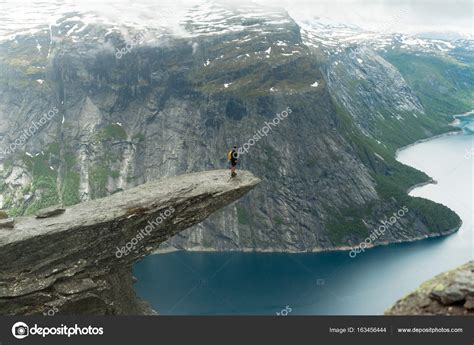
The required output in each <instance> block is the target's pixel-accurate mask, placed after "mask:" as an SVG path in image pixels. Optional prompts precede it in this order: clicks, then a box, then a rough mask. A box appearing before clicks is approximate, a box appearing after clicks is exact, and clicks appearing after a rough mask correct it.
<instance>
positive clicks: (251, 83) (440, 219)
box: [0, 3, 472, 251]
mask: <svg viewBox="0 0 474 345" xmlns="http://www.w3.org/2000/svg"><path fill="white" fill-rule="evenodd" d="M249 6H250V5H249ZM249 6H245V7H241V8H238V9H236V8H231V7H229V6H227V5H222V4H215V3H205V4H203V5H201V6H199V7H197V8H193V9H192V10H191V11H190V12H189V13H187V14H186V15H184V16H183V19H182V21H181V28H182V30H183V32H182V33H181V34H180V35H176V34H175V33H173V32H171V31H167V29H166V28H162V27H154V28H150V30H143V29H142V28H136V27H121V28H117V27H115V26H113V25H107V24H94V23H92V22H88V23H87V24H86V23H84V22H83V21H81V14H79V13H69V14H66V15H64V16H62V17H61V18H60V19H58V21H57V22H56V24H55V25H52V26H50V27H48V28H43V29H41V30H38V31H36V32H35V33H34V34H32V35H28V36H21V35H20V36H15V37H14V38H13V39H10V40H6V41H3V42H0V51H1V56H0V68H1V69H0V118H1V120H2V121H1V124H0V135H1V143H2V145H3V147H5V148H6V151H7V152H5V153H4V154H3V156H2V158H1V173H0V174H1V176H2V177H1V179H0V181H1V185H0V188H1V193H2V198H1V199H0V201H1V204H0V207H1V208H3V209H7V210H8V211H9V213H11V214H14V215H15V214H30V213H32V212H34V211H35V210H37V209H39V208H42V207H45V206H48V205H52V204H56V203H63V204H66V205H71V204H75V203H77V202H80V201H85V200H89V199H95V198H99V197H102V196H105V195H108V194H112V193H114V192H116V191H120V190H122V189H126V188H130V187H132V186H135V185H139V184H142V183H144V182H147V181H151V180H153V179H156V178H158V177H163V176H172V175H177V174H181V173H187V172H193V171H200V170H205V169H211V168H217V167H224V166H225V164H226V160H225V158H226V157H225V155H226V151H227V149H228V148H229V147H230V146H231V145H233V144H237V145H243V144H244V143H246V142H247V141H248V140H249V139H250V138H253V137H254V135H255V133H257V131H259V130H260V129H262V127H263V126H265V124H266V122H269V121H272V120H273V119H274V118H275V117H276V114H279V113H281V112H282V111H288V112H289V113H290V114H289V115H288V116H287V117H286V118H284V119H283V120H281V121H280V123H279V124H278V125H275V126H272V129H271V131H270V132H269V133H268V135H267V136H263V137H261V138H260V139H258V140H256V142H255V144H254V145H252V146H251V147H250V149H249V152H248V153H247V154H245V155H243V156H242V157H241V158H242V159H241V162H242V163H241V164H242V167H243V168H245V169H248V170H250V171H252V172H253V173H254V174H256V175H257V176H259V177H261V178H262V180H263V183H262V184H261V185H260V186H259V187H258V188H257V189H256V190H255V191H254V193H253V195H252V197H246V198H244V199H243V200H242V201H240V202H238V203H236V204H234V205H232V206H230V207H227V208H226V209H224V210H222V211H220V212H218V213H216V214H215V215H213V216H212V217H211V218H210V219H209V220H208V221H206V222H204V223H203V224H201V225H199V226H197V227H194V228H191V229H189V230H187V231H185V232H183V233H181V234H180V235H178V236H177V237H174V238H173V239H171V240H170V241H169V243H168V245H171V246H173V247H177V248H187V249H206V250H284V251H311V250H325V249H332V248H335V247H341V246H352V245H357V244H358V243H359V242H361V241H363V240H364V239H365V238H366V237H368V236H370V233H371V231H372V229H374V228H376V227H377V226H378V225H379V224H380V222H381V221H383V220H386V219H388V218H390V217H391V216H392V213H394V212H397V211H398V210H400V209H402V207H403V206H406V207H408V209H409V212H408V213H406V214H405V215H404V216H403V217H402V218H401V219H399V220H398V221H397V222H396V223H394V224H393V225H392V226H391V227H389V228H388V230H387V232H386V233H385V234H384V236H383V237H381V238H377V239H376V240H375V241H374V243H376V244H377V243H386V242H392V241H404V240H413V239H417V238H425V237H427V236H434V235H440V234H444V233H448V232H450V231H453V230H455V229H456V227H457V226H458V225H459V222H460V220H459V218H458V217H457V216H456V215H455V214H454V213H453V212H451V211H450V210H449V209H447V208H446V207H444V206H442V205H437V204H435V203H433V202H430V201H427V200H422V199H419V198H410V197H408V196H407V195H406V189H407V188H409V186H411V185H412V184H414V183H419V182H423V181H426V180H427V176H425V175H424V174H422V173H420V172H417V171H415V170H414V169H411V168H409V167H406V166H403V165H401V164H399V163H398V162H396V161H395V159H394V158H393V153H394V151H395V148H396V147H398V146H401V145H405V144H408V143H410V142H412V141H414V140H417V139H420V138H423V137H427V136H430V135H433V134H436V133H440V132H442V131H446V130H447V126H446V123H447V121H448V116H447V115H448V114H447V113H438V114H431V113H429V112H427V110H426V108H425V107H424V104H422V102H423V98H421V96H419V95H418V94H417V93H416V89H412V88H411V86H410V85H409V83H408V82H407V80H406V79H405V78H404V76H403V73H404V72H403V71H402V72H401V71H400V70H398V69H397V68H396V67H395V66H394V65H393V64H391V63H389V62H388V61H387V60H386V59H384V58H383V57H382V56H381V55H380V54H378V53H377V52H375V51H374V50H372V49H370V48H366V49H365V50H364V51H360V52H359V51H358V53H357V56H356V59H354V58H353V54H351V50H350V49H346V50H340V51H338V54H337V58H336V57H335V56H334V55H335V53H334V52H333V53H331V50H330V49H321V47H317V45H318V44H317V43H316V42H315V41H311V39H312V38H311V37H310V35H308V28H305V29H304V30H302V29H301V27H300V25H298V24H297V23H296V22H295V21H294V20H293V19H292V18H291V17H289V16H288V14H287V13H286V12H285V11H284V10H281V9H268V8H262V7H259V6H256V5H252V6H250V7H249ZM139 29H141V30H142V31H140V30H139ZM313 38H314V37H313ZM334 49H336V51H337V50H339V49H340V48H339V47H336V48H334ZM358 59H361V60H363V63H361V62H359V61H358ZM471 86H472V85H471ZM420 99H421V100H420ZM51 109H56V110H57V114H55V115H53V116H52V118H51V119H50V120H48V121H46V123H45V124H44V125H42V126H39V129H38V130H36V131H34V134H33V135H31V136H28V137H27V138H26V140H24V143H25V145H18V147H17V146H16V145H15V144H13V145H12V143H14V142H15V140H19V141H17V142H18V143H19V144H22V142H23V141H22V140H21V137H20V136H21V133H20V131H21V130H23V129H27V128H29V127H30V126H31V124H32V121H36V122H39V121H40V119H41V117H42V114H44V113H47V112H48V111H50V110H51ZM9 148H10V149H11V150H10V151H8V149H9ZM12 148H13V149H12Z"/></svg>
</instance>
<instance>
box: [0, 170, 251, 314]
mask: <svg viewBox="0 0 474 345" xmlns="http://www.w3.org/2000/svg"><path fill="white" fill-rule="evenodd" d="M259 182H260V180H259V179H258V178H256V177H254V176H253V175H252V174H251V173H250V172H247V171H240V172H239V176H238V177H237V178H234V179H229V174H228V171H226V170H213V171H205V172H199V173H193V174H187V175H182V176H177V177H172V178H166V179H160V180H157V181H154V182H150V183H146V184H144V185H141V186H138V187H135V188H132V189H129V190H127V191H124V192H120V193H116V194H113V195H111V196H108V197H105V198H102V199H97V200H93V201H88V202H85V203H82V204H78V205H75V206H72V207H69V208H67V209H66V210H65V212H64V213H62V214H59V215H55V216H54V217H49V218H42V219H37V218H35V217H20V218H17V219H15V224H14V228H13V229H0V261H1V262H2V270H1V273H0V314H2V315H4V314H16V315H18V314H41V313H43V312H44V311H45V310H48V309H49V308H52V307H56V308H57V309H58V310H59V314H149V313H153V312H154V311H153V310H151V309H150V308H149V307H148V306H147V305H146V303H144V302H143V301H140V300H139V299H138V298H137V297H136V296H135V293H134V291H133V287H132V285H133V279H132V275H131V267H132V265H133V264H134V263H135V262H137V261H139V260H140V259H141V258H143V257H144V256H146V255H149V254H150V253H152V252H153V250H155V249H156V248H157V247H158V246H159V245H160V243H162V242H164V241H166V240H167V239H168V238H170V237H171V236H173V235H175V234H177V233H178V232H180V231H182V230H184V229H186V228H188V227H190V226H192V225H194V224H197V223H200V222H201V221H203V220H204V219H206V218H207V217H208V216H209V215H210V214H211V213H213V212H214V211H216V210H218V209H220V208H222V207H224V206H226V205H228V204H230V203H231V202H233V201H235V200H237V199H239V198H240V197H242V196H243V195H244V194H246V193H247V192H248V191H250V190H251V189H253V188H254V187H255V186H256V185H257V184H258V183H259ZM144 229H146V232H145V231H144ZM134 239H135V240H134ZM127 243H133V244H134V245H133V248H131V246H129V247H128V248H130V250H127V252H126V253H124V252H123V251H124V250H125V247H126V246H127ZM120 249H122V252H120Z"/></svg>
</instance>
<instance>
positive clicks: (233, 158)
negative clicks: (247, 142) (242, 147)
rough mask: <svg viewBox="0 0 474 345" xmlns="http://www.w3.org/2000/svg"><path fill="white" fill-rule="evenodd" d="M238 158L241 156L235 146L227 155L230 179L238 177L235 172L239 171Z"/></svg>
mask: <svg viewBox="0 0 474 345" xmlns="http://www.w3.org/2000/svg"><path fill="white" fill-rule="evenodd" d="M238 157H239V154H238V153H237V146H235V145H234V147H233V148H232V150H231V151H229V152H228V153H227V160H228V161H229V163H230V177H235V176H237V173H236V172H235V170H236V169H237V160H238V159H237V158H238Z"/></svg>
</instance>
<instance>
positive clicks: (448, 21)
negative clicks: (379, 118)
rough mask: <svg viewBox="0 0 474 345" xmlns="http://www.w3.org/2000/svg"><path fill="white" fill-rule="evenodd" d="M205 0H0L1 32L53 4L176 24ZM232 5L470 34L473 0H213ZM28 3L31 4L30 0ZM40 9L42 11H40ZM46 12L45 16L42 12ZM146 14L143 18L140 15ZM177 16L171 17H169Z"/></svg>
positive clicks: (27, 22)
mask: <svg viewBox="0 0 474 345" xmlns="http://www.w3.org/2000/svg"><path fill="white" fill-rule="evenodd" d="M203 1H205V0H33V1H32V0H0V19H1V20H0V36H2V32H3V34H5V33H6V32H7V29H8V27H13V26H24V27H28V26H32V25H36V24H38V23H41V22H44V21H45V20H51V19H52V18H54V16H52V13H53V12H54V9H55V8H57V7H64V8H70V10H74V9H76V8H81V9H84V10H85V9H89V10H96V11H101V12H102V13H106V14H108V15H109V17H111V18H114V17H115V18H116V19H117V21H121V20H123V19H124V18H125V19H127V18H129V17H132V16H133V13H134V11H135V12H136V11H137V10H141V11H142V12H141V13H144V17H152V18H153V15H154V14H156V13H158V12H160V9H161V8H162V7H164V8H169V9H171V10H170V11H168V12H170V13H172V17H176V18H172V20H171V21H170V22H172V23H173V24H175V23H176V22H177V21H178V20H177V19H178V17H179V15H180V10H179V9H180V6H181V7H183V5H182V4H187V6H189V5H190V4H194V3H196V4H198V3H201V2H203ZM218 1H220V2H231V3H233V4H235V5H236V6H239V5H240V4H243V3H248V2H255V3H261V4H265V5H269V6H278V7H284V8H285V9H287V10H288V11H289V13H290V15H292V16H293V17H298V18H300V19H301V18H305V17H308V16H309V17H324V18H330V19H333V20H335V21H337V22H341V23H345V24H354V25H357V26H359V27H361V28H364V29H368V30H373V31H385V32H388V31H389V32H402V33H408V34H416V33H420V32H445V31H453V32H461V33H463V34H464V35H463V36H467V35H470V36H471V38H472V37H474V33H473V24H472V23H473V1H474V0H435V1H420V0H367V1H364V0H332V1H331V0H218ZM31 2H33V4H31ZM43 9H45V10H44V11H45V12H44V13H43V12H42V10H43ZM49 12H51V15H49V16H46V15H45V13H49ZM143 19H145V18H143ZM174 19H176V20H174Z"/></svg>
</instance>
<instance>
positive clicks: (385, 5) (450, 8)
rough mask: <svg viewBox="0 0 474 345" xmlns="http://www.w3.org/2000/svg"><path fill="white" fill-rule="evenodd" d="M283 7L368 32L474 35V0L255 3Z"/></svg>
mask: <svg viewBox="0 0 474 345" xmlns="http://www.w3.org/2000/svg"><path fill="white" fill-rule="evenodd" d="M255 2H262V3H269V4H274V5H276V4H281V5H282V6H284V7H285V8H287V9H289V10H290V12H294V13H302V14H305V15H308V14H309V13H311V15H317V16H324V17H329V18H332V19H336V20H339V21H341V22H345V23H351V24H356V25H358V26H360V27H363V28H366V29H370V30H373V29H377V28H380V27H382V28H383V29H390V31H397V32H405V33H418V32H423V31H457V32H464V33H471V34H472V33H473V24H472V23H473V20H474V19H473V1H472V0H437V1H419V0H402V1H399V0H368V1H363V0H334V1H319V0H313V1H311V0H296V1H290V0H255Z"/></svg>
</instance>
